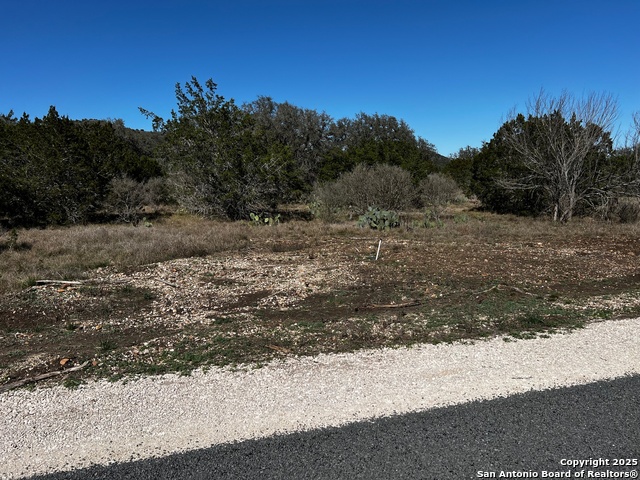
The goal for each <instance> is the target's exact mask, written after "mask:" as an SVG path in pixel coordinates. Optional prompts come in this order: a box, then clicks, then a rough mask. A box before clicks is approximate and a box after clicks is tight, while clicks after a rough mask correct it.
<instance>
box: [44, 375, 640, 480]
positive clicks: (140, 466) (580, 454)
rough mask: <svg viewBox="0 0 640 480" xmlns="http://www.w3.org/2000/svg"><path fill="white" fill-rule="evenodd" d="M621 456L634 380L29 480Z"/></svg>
mask: <svg viewBox="0 0 640 480" xmlns="http://www.w3.org/2000/svg"><path fill="white" fill-rule="evenodd" d="M128 434H129V435H135V432H128ZM620 459H622V460H626V459H629V461H628V462H627V461H624V462H623V463H625V464H627V463H629V464H633V463H638V462H640V375H635V376H629V377H625V378H621V379H616V380H611V381H603V382H597V383H592V384H588V385H583V386H576V387H569V388H560V389H554V390H548V391H542V392H528V393H525V394H520V395H514V396H510V397H505V398H499V399H495V400H489V401H482V402H473V403H468V404H463V405H457V406H451V407H447V408H440V409H434V410H429V411H426V412H422V413H413V414H409V415H402V416H397V417H390V418H383V419H379V420H376V421H371V422H358V423H354V424H350V425H347V426H345V427H340V428H327V429H322V430H314V431H309V432H302V433H296V434H290V435H283V436H277V437H270V438H264V439H259V440H251V441H244V442H239V443H235V444H225V445H218V446H214V447H211V448H207V449H201V450H196V451H191V452H188V453H184V454H177V455H170V456H166V457H162V458H155V459H148V460H142V461H135V462H131V463H120V464H114V465H111V466H108V467H104V466H95V467H91V468H87V469H82V470H76V471H73V472H65V473H57V474H50V475H45V476H38V477H32V478H38V479H51V480H53V479H88V478H100V479H114V480H118V479H154V480H161V479H467V478H469V479H470V478H566V476H565V477H557V476H556V477H553V476H550V474H551V473H558V474H562V475H566V472H568V471H569V472H570V475H571V478H636V477H635V476H634V472H635V473H637V472H638V470H640V465H623V466H620V465H614V463H619V462H618V461H619V460H620ZM566 460H583V461H587V462H588V463H587V464H584V465H583V466H579V465H576V466H571V465H567V464H566V463H567V462H566ZM605 461H608V463H609V465H606V464H604V463H603V462H605ZM596 464H601V465H600V466H596ZM501 472H502V475H503V476H502V477H501V476H500V475H501ZM512 472H519V474H518V473H516V476H511V477H509V476H508V475H513V473H512ZM545 472H546V473H545ZM581 472H582V473H581ZM614 472H615V473H614ZM623 472H624V473H623ZM491 475H495V476H494V477H492V476H491ZM580 475H582V476H580ZM619 475H622V476H619ZM624 475H626V476H624Z"/></svg>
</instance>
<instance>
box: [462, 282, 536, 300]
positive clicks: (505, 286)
mask: <svg viewBox="0 0 640 480" xmlns="http://www.w3.org/2000/svg"><path fill="white" fill-rule="evenodd" d="M491 290H513V291H514V292H518V293H519V294H521V295H530V296H532V297H535V296H536V294H535V293H531V292H526V291H524V290H522V289H521V288H518V287H514V286H513V285H502V284H498V285H494V286H493V287H491V288H488V289H486V290H482V291H480V292H474V293H473V295H482V294H484V293H489V292H490V291H491Z"/></svg>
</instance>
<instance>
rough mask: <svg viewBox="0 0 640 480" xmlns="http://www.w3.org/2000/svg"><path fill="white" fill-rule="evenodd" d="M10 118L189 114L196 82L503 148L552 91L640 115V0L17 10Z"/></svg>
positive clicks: (189, 0) (7, 82) (131, 118)
mask: <svg viewBox="0 0 640 480" xmlns="http://www.w3.org/2000/svg"><path fill="white" fill-rule="evenodd" d="M2 10H3V13H2V17H3V31H4V34H3V41H2V43H1V44H0V55H1V58H2V61H1V65H2V75H0V113H8V111H9V110H14V112H15V113H16V115H18V116H19V115H21V114H22V112H27V113H28V114H30V116H31V117H32V118H33V117H41V116H43V115H45V114H46V112H47V110H48V108H49V106H50V105H55V106H56V108H57V109H58V112H60V114H62V115H67V116H69V117H70V118H73V119H80V118H122V119H123V120H124V121H125V124H126V125H127V126H129V127H132V128H143V129H151V124H150V122H149V121H148V120H147V119H145V118H144V117H143V116H142V115H141V114H140V113H139V111H138V107H139V106H142V107H144V108H146V109H148V110H151V111H154V112H155V113H157V114H159V115H160V116H165V117H166V116H168V115H169V112H170V111H171V109H172V108H174V107H175V105H176V103H175V95H174V89H175V84H176V83H177V82H180V83H184V82H186V81H188V80H189V79H190V78H191V76H192V75H194V76H196V77H197V78H198V79H199V80H201V81H202V82H203V83H204V81H205V80H206V79H208V78H213V80H214V81H215V82H216V83H217V84H218V93H219V94H221V95H223V96H225V97H226V98H234V99H235V100H236V102H237V103H240V104H241V103H244V102H250V101H252V100H255V99H256V98H257V97H258V96H259V95H267V96H271V97H273V98H274V99H275V100H276V101H279V102H284V101H288V102H290V103H293V104H295V105H297V106H300V107H305V108H313V109H316V110H318V111H325V112H327V113H328V114H329V115H331V116H332V117H334V118H336V119H337V118H341V117H353V116H354V115H355V114H357V113H358V112H366V113H371V114H372V113H379V114H388V115H394V116H396V117H397V118H401V119H404V120H405V121H406V122H407V123H408V124H409V125H410V126H411V127H412V128H413V129H414V131H415V133H416V135H418V136H421V137H423V138H424V139H426V140H428V141H429V142H431V143H433V144H434V145H435V146H436V148H437V149H438V151H439V152H440V153H441V154H443V155H449V154H451V153H453V152H456V151H457V150H458V149H459V148H460V147H464V146H467V145H471V146H481V144H482V141H483V140H487V141H488V140H490V139H491V137H492V135H493V133H494V132H495V131H496V130H497V129H498V128H499V126H500V125H501V124H502V121H503V119H504V117H505V116H506V114H507V113H508V112H509V110H510V109H512V108H513V107H520V110H522V109H523V108H524V105H525V102H526V100H527V99H528V98H529V97H531V96H532V95H534V94H536V93H537V92H539V90H540V88H544V89H545V90H546V91H547V92H549V93H551V94H554V95H555V94H559V93H560V92H561V91H562V90H563V89H566V90H568V91H569V92H571V93H573V94H575V95H578V96H580V95H582V94H584V93H589V92H593V91H595V92H608V93H611V94H613V95H615V96H617V98H618V103H619V106H620V128H621V130H623V131H624V130H626V129H627V128H628V126H629V125H630V122H631V114H632V112H634V111H639V110H640V33H639V30H638V25H639V24H640V1H638V0H608V1H604V0H603V1H594V0H536V1H524V0H512V1H502V0H484V1H482V0H477V1H470V0H466V1H456V0H449V1H422V2H420V1H408V0H396V1H376V0H368V1H360V0H341V1H335V0H324V1H316V0H309V1H302V0H301V1H285V0H278V1H257V0H228V1H224V2H223V1H204V0H183V1H167V0H154V1H147V0H144V1H137V0H129V1H126V2H125V1H121V0H111V1H108V2H107V1H98V0H96V1H93V0H82V1H71V0H56V1H52V0H20V1H13V0H12V1H8V0H7V1H4V2H3V5H2Z"/></svg>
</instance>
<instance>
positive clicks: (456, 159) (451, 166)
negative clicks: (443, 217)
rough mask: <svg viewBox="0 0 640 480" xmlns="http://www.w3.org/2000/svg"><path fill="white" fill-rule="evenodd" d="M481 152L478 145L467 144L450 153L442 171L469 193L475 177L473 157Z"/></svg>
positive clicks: (466, 193)
mask: <svg viewBox="0 0 640 480" xmlns="http://www.w3.org/2000/svg"><path fill="white" fill-rule="evenodd" d="M479 153H480V149H479V148H476V147H471V146H466V147H464V148H461V149H459V150H458V151H457V152H456V153H454V154H452V155H450V157H449V161H448V162H447V164H446V165H444V167H443V168H442V173H444V174H445V175H448V176H450V177H451V178H453V179H454V180H455V182H456V183H457V184H458V186H459V187H460V189H461V190H462V191H463V192H464V193H465V195H469V194H470V193H471V182H472V179H473V159H474V157H475V156H476V155H478V154H479Z"/></svg>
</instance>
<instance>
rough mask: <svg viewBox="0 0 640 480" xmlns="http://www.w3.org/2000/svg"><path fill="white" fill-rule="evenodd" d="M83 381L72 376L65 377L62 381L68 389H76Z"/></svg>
mask: <svg viewBox="0 0 640 480" xmlns="http://www.w3.org/2000/svg"><path fill="white" fill-rule="evenodd" d="M85 383H87V382H85V381H84V380H80V379H78V378H73V377H67V378H66V379H65V380H64V382H63V385H64V386H65V387H66V388H68V389H69V390H77V389H78V388H79V387H80V386H81V385H84V384H85Z"/></svg>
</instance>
